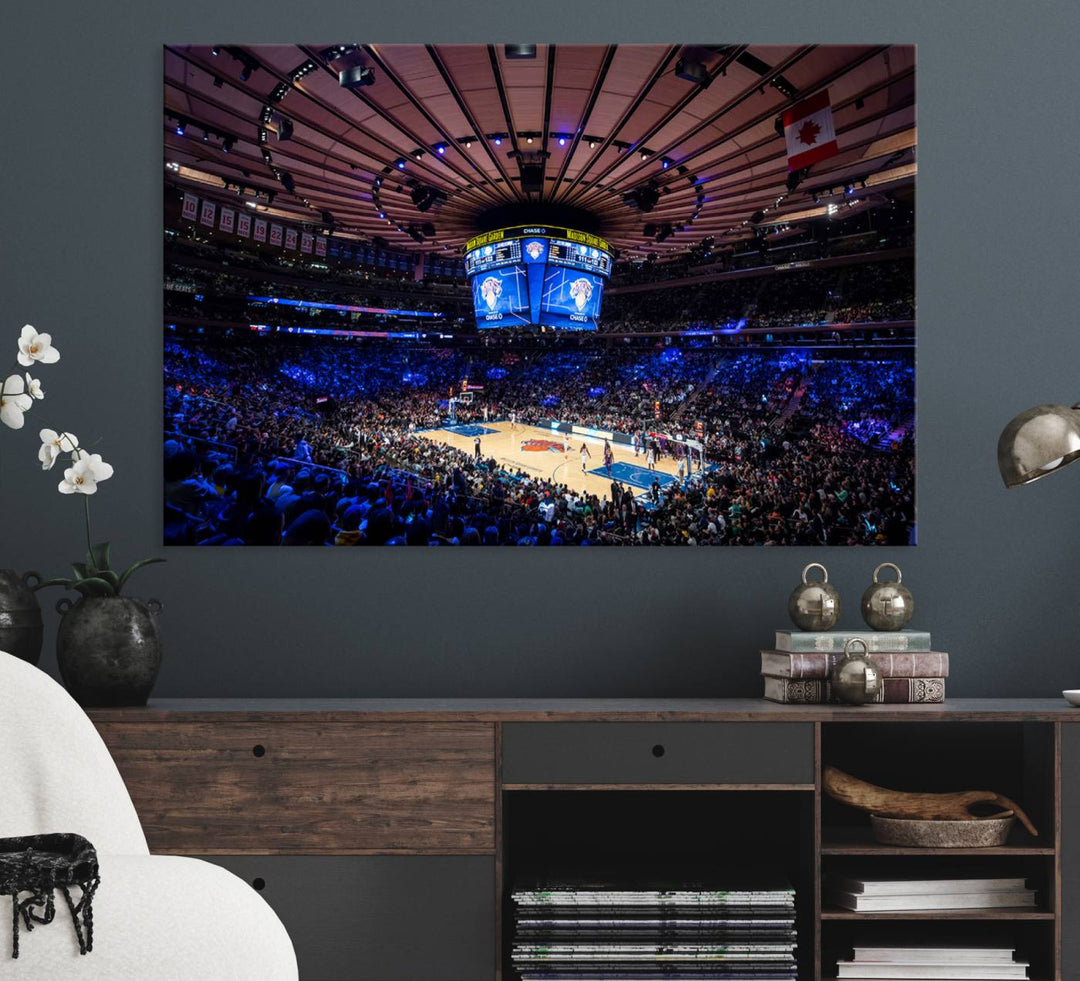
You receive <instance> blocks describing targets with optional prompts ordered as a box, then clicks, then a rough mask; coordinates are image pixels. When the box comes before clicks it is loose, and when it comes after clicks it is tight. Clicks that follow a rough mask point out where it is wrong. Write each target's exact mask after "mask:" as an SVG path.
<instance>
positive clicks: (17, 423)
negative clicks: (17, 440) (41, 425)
mask: <svg viewBox="0 0 1080 981" xmlns="http://www.w3.org/2000/svg"><path fill="white" fill-rule="evenodd" d="M33 402H34V400H33V399H32V398H31V397H30V396H29V395H27V394H26V382H24V381H23V378H22V375H8V376H7V380H6V381H5V382H4V384H3V385H2V386H0V422H2V423H3V424H4V425H5V426H8V427H10V428H11V429H22V427H23V422H24V420H23V413H24V412H27V411H28V410H29V408H30V406H31V405H33Z"/></svg>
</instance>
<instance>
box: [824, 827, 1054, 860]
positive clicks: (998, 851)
mask: <svg viewBox="0 0 1080 981" xmlns="http://www.w3.org/2000/svg"><path fill="white" fill-rule="evenodd" d="M821 854H822V855H915V856H919V855H927V856H935V855H939V856H965V857H966V856H976V857H985V858H994V857H1001V856H1021V857H1023V856H1026V855H1053V854H1054V848H1053V845H1049V846H1047V845H1046V844H1045V843H1044V840H1043V839H1042V838H1032V837H1031V836H1030V835H1028V834H1027V833H1026V832H1024V831H1023V830H1022V829H1021V831H1020V832H1019V833H1017V834H1014V835H1013V837H1012V839H1010V841H1009V842H1008V843H1007V844H1005V845H1000V846H995V847H993V848H918V847H913V846H910V847H909V846H906V845H882V844H880V843H878V842H876V841H874V837H873V833H872V831H871V830H870V828H868V827H844V828H825V829H823V830H822V832H821Z"/></svg>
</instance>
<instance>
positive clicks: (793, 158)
mask: <svg viewBox="0 0 1080 981" xmlns="http://www.w3.org/2000/svg"><path fill="white" fill-rule="evenodd" d="M784 139H785V140H787V156H788V167H787V169H788V172H789V173H790V172H791V171H793V170H802V168H803V167H809V166H810V165H811V164H814V163H817V162H818V161H819V160H825V159H826V158H827V157H833V156H836V154H837V153H839V152H840V151H839V149H838V148H837V145H836V132H835V131H834V130H833V118H832V106H831V105H830V104H829V92H828V89H826V90H825V91H824V92H819V93H818V94H817V95H814V96H811V97H810V98H809V99H806V100H805V101H803V102H800V103H798V104H797V105H794V106H792V107H791V108H790V109H785V110H784Z"/></svg>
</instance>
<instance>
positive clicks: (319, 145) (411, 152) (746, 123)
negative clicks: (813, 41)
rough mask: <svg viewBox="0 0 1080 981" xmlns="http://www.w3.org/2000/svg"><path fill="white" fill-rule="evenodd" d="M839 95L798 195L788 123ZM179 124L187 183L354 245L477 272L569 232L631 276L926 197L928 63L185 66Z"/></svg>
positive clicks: (382, 61)
mask: <svg viewBox="0 0 1080 981" xmlns="http://www.w3.org/2000/svg"><path fill="white" fill-rule="evenodd" d="M512 47H523V48H526V49H528V48H530V47H534V48H535V51H534V55H533V56H532V57H511V56H510V54H511V52H510V51H509V50H508V49H510V48H512ZM342 69H352V70H354V72H356V74H357V76H358V77H359V78H361V79H363V80H365V81H368V80H369V82H370V83H369V84H362V85H359V86H356V87H344V86H342V85H341V84H340V83H339V71H340V70H342ZM366 70H370V73H368V72H367V71H366ZM695 72H696V73H697V79H698V80H693V79H692V78H688V77H686V76H687V75H691V76H692V75H694V74H695ZM825 89H827V90H828V92H829V95H830V100H831V103H832V107H833V117H834V124H835V130H836V135H837V141H838V145H839V148H840V153H839V154H838V155H837V156H834V157H832V158H831V159H828V160H825V161H822V162H821V163H818V164H815V165H814V166H813V167H812V168H810V170H809V172H808V173H806V174H805V175H802V179H801V183H799V184H798V186H797V187H796V189H795V190H794V191H792V190H789V187H788V170H787V158H786V150H785V142H784V138H783V135H782V133H781V132H780V131H778V129H777V120H778V117H779V116H780V114H781V113H782V112H783V110H784V109H785V108H786V107H788V106H790V105H793V104H794V103H796V102H799V101H801V100H802V99H804V98H807V97H809V96H811V95H814V94H815V93H818V92H820V91H822V90H825ZM163 124H164V134H165V164H166V167H167V168H168V171H169V173H168V175H167V176H168V177H169V179H170V180H171V181H173V182H175V183H177V184H178V185H180V186H187V185H191V186H194V187H197V188H198V189H200V190H201V191H202V192H203V193H204V194H205V193H207V192H209V193H210V194H212V195H214V196H220V197H221V198H222V199H224V197H225V196H227V195H228V196H231V197H232V200H234V201H235V200H236V195H237V194H239V195H240V196H241V197H243V198H245V199H246V200H247V202H248V203H249V204H251V205H252V206H254V207H255V208H258V209H260V210H266V211H270V212H271V213H273V214H276V215H279V216H281V217H284V218H288V219H292V220H295V221H299V222H307V223H310V224H312V225H315V226H327V225H330V224H332V226H333V228H334V229H335V230H336V232H338V233H340V234H345V235H356V236H359V237H362V238H364V239H366V240H372V239H374V238H376V237H381V238H383V239H385V240H386V241H387V243H388V244H389V245H391V246H393V247H399V248H404V249H413V250H421V251H433V250H439V249H445V250H460V248H461V246H462V245H463V244H464V242H465V240H466V239H468V238H469V237H470V236H471V235H473V234H474V233H475V232H476V231H478V230H480V229H482V228H484V227H490V225H491V223H492V221H493V216H494V218H497V219H501V218H503V217H505V216H512V215H515V214H520V215H523V216H526V218H525V220H527V221H530V222H532V221H539V220H541V219H540V218H539V217H536V216H537V215H543V214H545V213H555V214H558V213H562V214H568V215H571V216H573V215H580V216H581V219H582V221H581V222H579V223H585V222H586V221H587V220H589V219H591V221H592V224H593V227H592V228H587V229H586V230H594V231H597V232H599V234H601V235H603V236H604V237H605V238H607V239H608V240H609V241H610V242H611V243H612V244H613V245H614V246H615V247H616V248H617V249H619V250H620V252H621V253H622V254H623V255H624V256H628V257H634V256H642V255H645V254H648V253H651V252H658V251H659V252H664V251H667V250H681V249H685V248H688V247H690V246H692V245H695V244H697V243H700V242H701V241H702V240H703V239H707V238H709V237H712V238H713V239H714V240H715V244H716V246H717V247H720V246H722V245H723V244H724V243H725V242H729V241H733V240H736V239H739V238H745V237H747V236H749V235H752V234H753V230H754V226H755V225H757V226H764V227H766V228H772V229H776V228H777V226H780V227H783V224H785V223H790V224H791V226H792V227H793V228H795V227H800V226H801V225H803V224H805V223H806V222H807V221H810V220H812V219H814V218H818V217H827V216H830V215H834V214H843V215H847V214H850V213H851V212H850V210H849V209H852V208H855V209H858V208H862V207H867V206H873V205H874V204H879V203H881V202H882V201H883V200H885V196H886V195H887V194H891V193H910V191H911V189H912V187H913V183H914V177H915V169H916V167H915V152H916V130H915V48H914V47H913V46H906V45H902V46H897V45H877V46H871V45H824V46H815V45H802V46H798V45H749V46H748V45H711V46H687V45H678V44H651V45H535V46H529V45H522V46H510V45H503V44H498V45H422V44H409V45H376V44H365V45H351V44H350V45H335V46H328V45H273V46H249V47H244V46H233V45H222V46H220V47H211V46H209V45H207V46H198V45H193V46H168V47H166V49H165V114H164V120H163ZM642 190H644V196H643V199H644V201H645V203H646V205H647V204H649V203H650V201H651V199H652V198H654V197H655V203H654V204H653V205H652V207H651V210H647V211H643V210H641V208H640V207H639V206H635V205H634V204H632V203H628V202H630V201H631V200H632V199H634V198H635V197H637V198H638V199H639V200H641V199H642V195H641V194H640V192H642ZM653 192H655V194H654V193H653ZM628 195H630V197H629V198H628V197H627V196H628ZM425 205H426V207H425ZM548 209H550V211H549V210H548ZM559 209H562V211H559ZM571 209H576V210H571ZM547 220H548V221H549V222H552V223H558V222H559V219H558V218H557V217H552V218H548V219H547ZM501 223H506V224H511V223H516V222H512V221H504V222H501ZM424 226H427V227H426V228H425V227H424ZM668 226H670V228H669V227H668Z"/></svg>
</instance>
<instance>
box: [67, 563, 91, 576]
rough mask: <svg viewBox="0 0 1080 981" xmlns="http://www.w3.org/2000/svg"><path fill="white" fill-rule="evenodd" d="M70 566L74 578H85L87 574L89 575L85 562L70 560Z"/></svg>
mask: <svg viewBox="0 0 1080 981" xmlns="http://www.w3.org/2000/svg"><path fill="white" fill-rule="evenodd" d="M71 568H72V571H73V572H74V573H75V578H76V579H85V578H86V577H87V576H88V575H90V573H89V572H88V571H87V569H86V563H85V562H72V563H71Z"/></svg>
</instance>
